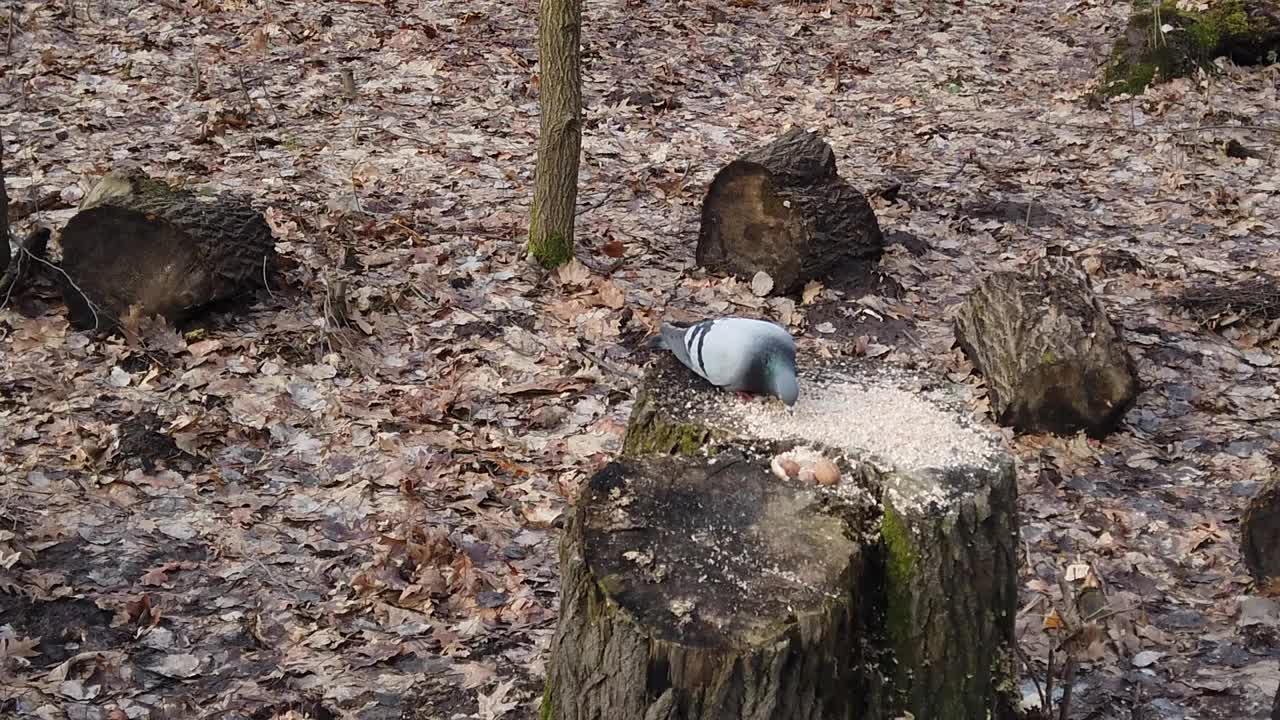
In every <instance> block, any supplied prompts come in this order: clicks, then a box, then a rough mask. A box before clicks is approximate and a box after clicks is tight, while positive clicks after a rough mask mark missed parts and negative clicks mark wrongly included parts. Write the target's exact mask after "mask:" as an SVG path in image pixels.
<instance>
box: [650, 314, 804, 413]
mask: <svg viewBox="0 0 1280 720" xmlns="http://www.w3.org/2000/svg"><path fill="white" fill-rule="evenodd" d="M658 345H659V346H660V347H665V348H666V349H668V350H670V351H671V352H672V353H674V354H675V356H676V357H677V358H679V360H680V362H682V363H684V364H685V366H686V367H688V368H689V369H690V370H692V371H694V372H695V373H697V374H698V375H700V376H702V377H703V378H704V379H705V380H706V381H707V382H709V383H711V384H712V385H715V386H717V387H722V388H724V389H726V390H736V391H738V392H747V393H754V394H757V395H775V396H777V397H779V398H782V402H784V403H786V404H787V406H788V407H790V406H792V405H795V403H796V397H797V396H799V394H800V387H799V385H798V384H797V383H796V342H795V340H793V339H792V337H791V333H788V332H787V331H786V330H784V329H783V328H782V327H781V326H780V325H776V324H774V323H771V322H767V321H764V320H750V319H747V318H739V317H726V318H717V319H714V320H703V321H701V322H697V323H693V324H692V325H681V324H676V323H669V322H664V323H662V331H661V334H660V335H659V336H658Z"/></svg>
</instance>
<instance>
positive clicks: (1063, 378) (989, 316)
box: [955, 257, 1138, 437]
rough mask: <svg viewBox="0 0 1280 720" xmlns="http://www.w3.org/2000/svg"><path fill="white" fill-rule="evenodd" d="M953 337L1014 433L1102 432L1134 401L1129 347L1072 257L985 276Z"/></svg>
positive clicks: (960, 314) (998, 416)
mask: <svg viewBox="0 0 1280 720" xmlns="http://www.w3.org/2000/svg"><path fill="white" fill-rule="evenodd" d="M955 334H956V341H957V342H958V343H959V345H960V347H961V348H962V349H963V350H964V352H965V354H966V355H968V357H969V360H970V362H972V363H973V364H974V366H975V367H977V369H978V371H979V372H981V373H982V375H983V377H984V378H985V379H986V382H987V387H988V388H989V390H990V392H991V407H992V410H993V411H994V414H995V416H996V419H997V420H998V421H999V422H1000V423H1001V424H1003V425H1008V426H1011V427H1013V428H1015V429H1017V430H1019V431H1022V432H1054V433H1063V434H1069V433H1074V432H1076V431H1078V430H1085V431H1086V432H1088V433H1089V434H1090V435H1091V436H1094V437H1101V436H1103V435H1105V434H1107V433H1108V432H1110V431H1111V430H1112V429H1113V428H1114V427H1115V426H1116V424H1118V423H1119V422H1120V419H1121V418H1122V417H1124V413H1125V411H1126V410H1128V409H1129V406H1130V405H1131V404H1132V403H1133V401H1134V399H1135V398H1136V397H1137V394H1138V378H1137V373H1136V370H1135V368H1134V364H1133V359H1132V358H1131V357H1130V355H1129V351H1128V348H1127V347H1126V346H1125V344H1124V340H1123V338H1122V337H1121V336H1120V333H1119V331H1117V330H1116V328H1115V326H1114V325H1113V324H1112V323H1111V320H1110V319H1109V318H1108V317H1107V313H1106V310H1105V309H1104V308H1103V307H1102V303H1101V302H1099V301H1098V298H1097V297H1096V296H1095V295H1094V294H1093V290H1092V289H1091V288H1090V286H1089V278H1088V276H1087V275H1086V274H1085V273H1084V271H1083V270H1082V269H1081V268H1080V266H1079V265H1078V264H1077V263H1076V262H1075V260H1073V259H1071V258H1063V257H1046V258H1043V259H1041V260H1040V261H1038V262H1037V263H1036V264H1035V265H1033V266H1032V267H1031V268H1030V269H1029V270H1028V271H1026V272H998V273H993V274H991V275H989V276H987V277H986V278H984V279H983V280H982V281H981V282H980V283H979V284H978V287H977V288H975V289H974V290H973V292H971V293H970V294H969V296H968V297H967V298H966V299H965V302H964V304H963V305H961V307H960V310H959V312H958V313H957V314H956V318H955Z"/></svg>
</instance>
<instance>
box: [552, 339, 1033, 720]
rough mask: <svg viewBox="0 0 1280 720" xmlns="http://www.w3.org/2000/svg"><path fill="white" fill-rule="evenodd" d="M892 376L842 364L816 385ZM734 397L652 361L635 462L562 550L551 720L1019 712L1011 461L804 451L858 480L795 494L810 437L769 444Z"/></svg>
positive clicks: (597, 480) (597, 498)
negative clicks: (777, 471)
mask: <svg viewBox="0 0 1280 720" xmlns="http://www.w3.org/2000/svg"><path fill="white" fill-rule="evenodd" d="M876 373H877V371H876V370H875V369H873V368H871V367H870V366H866V365H846V364H838V363H833V364H830V365H827V366H824V367H819V368H806V369H804V371H803V372H802V381H803V382H806V383H815V384H816V383H818V382H821V381H826V382H832V383H839V382H846V383H850V384H853V385H856V386H861V387H875V386H877V385H879V384H881V383H882V382H884V381H883V380H882V379H881V376H879V375H877V374H876ZM820 378H821V380H820ZM918 381H919V382H920V383H921V385H922V387H924V388H928V389H929V390H928V394H929V395H930V397H933V396H934V394H936V393H938V392H945V390H939V387H941V386H940V385H939V384H938V383H937V382H936V381H934V380H933V379H928V378H920V379H918ZM722 399H723V394H721V393H719V391H717V390H716V389H714V388H711V387H709V386H708V385H707V384H706V383H704V382H701V381H699V380H698V379H697V378H695V377H694V376H693V375H692V373H689V372H688V371H687V370H685V369H684V368H683V367H682V366H681V365H680V364H679V363H678V361H676V360H674V358H672V357H670V356H669V355H667V354H664V355H662V356H661V357H660V358H659V360H658V361H657V362H655V363H654V364H653V365H652V366H651V367H650V369H649V371H648V373H647V375H646V377H645V381H644V383H643V385H642V387H641V391H640V396H639V398H638V399H637V401H636V404H635V407H634V409H633V412H632V416H631V420H630V422H629V423H628V428H627V436H626V439H625V440H624V448H625V455H624V458H623V459H622V460H621V461H620V462H617V463H614V464H611V465H610V466H609V467H608V468H606V469H605V470H604V471H602V472H601V473H600V474H598V475H597V476H596V477H594V478H593V479H592V480H591V482H590V484H589V485H588V487H587V488H586V489H585V490H583V492H582V496H581V497H580V498H579V499H578V501H577V503H576V504H575V510H574V516H573V519H572V520H571V522H570V528H569V531H568V532H567V533H566V535H565V537H564V539H563V542H562V545H561V564H562V576H563V578H564V580H563V586H562V595H561V614H560V623H559V625H558V627H557V631H556V636H555V639H554V640H553V644H552V658H551V666H550V670H549V674H548V683H547V689H546V694H545V696H544V705H543V716H542V717H543V718H545V719H548V720H551V719H554V720H579V719H583V718H601V717H614V718H619V719H622V718H645V719H646V720H648V719H650V718H652V719H658V718H661V719H663V720H691V719H697V720H711V719H713V718H714V719H715V720H738V719H739V718H753V719H754V718H759V719H760V720H765V719H767V718H806V719H809V718H812V719H813V720H827V719H828V718H830V719H831V720H835V719H837V718H839V719H840V720H847V719H848V718H851V717H856V718H859V719H860V720H882V719H883V720H888V719H890V718H898V717H901V716H902V715H903V714H904V713H905V712H911V713H913V714H914V716H915V717H917V718H930V717H932V718H952V717H954V718H969V717H992V718H997V719H999V718H1010V717H1013V714H1012V713H1013V710H1012V708H1013V707H1014V705H1015V703H1014V702H1013V700H1012V699H1011V698H1010V697H1009V696H1008V695H1007V694H1006V693H1007V692H1008V681H1010V680H1011V679H1012V678H1013V677H1014V663H1013V655H1012V652H1013V651H1012V648H1013V640H1014V636H1013V620H1014V613H1015V611H1016V609H1017V587H1016V577H1017V575H1016V571H1017V557H1018V553H1017V549H1018V530H1017V515H1016V506H1017V503H1016V485H1015V483H1014V471H1013V463H1012V461H1011V460H1010V459H1009V457H1008V456H1007V455H1005V454H1004V453H1003V452H1000V451H998V450H996V449H995V446H994V445H992V446H991V451H990V454H989V456H988V457H987V458H986V459H985V460H983V461H979V462H976V464H964V465H954V466H953V465H950V464H949V463H950V461H948V460H940V461H938V462H933V463H929V462H925V463H924V465H925V466H922V467H921V468H919V469H906V468H905V467H904V468H903V469H898V468H897V467H895V466H894V465H893V464H892V461H890V460H886V459H885V458H881V457H878V456H877V457H874V458H873V457H869V456H867V455H866V453H860V452H857V451H856V450H851V449H848V448H828V447H820V446H815V444H814V443H812V442H807V445H808V446H809V447H817V449H818V450H820V451H821V453H822V454H823V455H824V456H826V457H828V458H833V459H834V461H835V463H836V465H837V466H838V468H839V471H840V473H839V475H840V478H841V479H840V480H839V481H838V483H837V484H836V485H833V486H831V487H815V486H813V485H812V483H810V484H807V485H806V484H803V483H802V482H801V481H798V480H785V481H784V480H779V479H777V478H775V477H774V476H773V475H771V474H770V472H769V468H770V467H771V460H772V459H774V458H776V457H777V456H778V455H779V454H780V453H784V452H787V451H790V450H792V449H793V447H794V446H795V445H796V444H797V443H798V442H801V441H802V440H803V439H800V438H796V439H792V440H765V439H762V438H758V437H751V436H749V435H748V434H746V433H745V432H744V431H742V430H740V429H737V428H735V427H734V423H732V422H729V421H727V420H726V419H725V418H724V417H720V416H719V415H718V414H717V411H716V410H715V409H714V408H716V407H717V406H718V405H717V403H718V401H719V400H722ZM938 402H939V403H940V404H939V407H945V408H947V409H951V410H954V408H955V407H956V406H957V405H956V404H955V403H951V402H947V403H943V402H942V401H938ZM893 411H894V410H893V408H886V409H885V412H893ZM957 422H959V419H958V417H957ZM668 453H673V454H674V455H675V456H676V457H675V458H674V459H673V458H671V457H667V454H668ZM935 466H936V467H935ZM802 477H803V475H802ZM784 581H785V582H784ZM788 582H789V583H791V584H788ZM810 592H814V593H817V594H818V595H820V596H822V597H825V598H826V599H825V601H823V602H821V603H817V602H816V601H814V600H813V599H811V598H812V596H810V595H808V594H807V593H810Z"/></svg>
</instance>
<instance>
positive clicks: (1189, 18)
mask: <svg viewBox="0 0 1280 720" xmlns="http://www.w3.org/2000/svg"><path fill="white" fill-rule="evenodd" d="M1219 57H1228V58H1230V59H1231V60H1232V62H1235V63H1236V64H1238V65H1262V64H1271V63H1275V62H1276V61H1277V59H1280V2H1277V0H1210V1H1209V2H1208V3H1206V6H1205V7H1203V8H1201V9H1193V8H1191V7H1189V6H1186V5H1183V6H1180V5H1179V3H1176V2H1172V1H1169V0H1166V1H1164V2H1159V3H1151V2H1138V3H1135V4H1134V11H1133V14H1132V15H1131V16H1130V18H1129V23H1128V25H1127V26H1126V28H1125V31H1124V34H1123V35H1121V36H1120V38H1119V39H1118V40H1117V41H1116V44H1115V47H1114V48H1113V50H1112V52H1111V58H1110V59H1109V60H1108V62H1107V64H1106V66H1105V68H1104V70H1103V80H1102V86H1101V88H1099V90H1100V91H1101V93H1102V94H1104V95H1119V94H1122V93H1127V94H1130V95H1139V94H1141V93H1142V92H1143V91H1144V90H1146V88H1147V87H1148V86H1149V85H1150V84H1151V83H1152V82H1159V81H1164V80H1169V79H1171V78H1176V77H1183V76H1185V75H1188V74H1190V73H1191V72H1192V71H1194V70H1196V69H1197V68H1203V69H1206V70H1211V69H1212V68H1213V60H1214V59H1215V58H1219Z"/></svg>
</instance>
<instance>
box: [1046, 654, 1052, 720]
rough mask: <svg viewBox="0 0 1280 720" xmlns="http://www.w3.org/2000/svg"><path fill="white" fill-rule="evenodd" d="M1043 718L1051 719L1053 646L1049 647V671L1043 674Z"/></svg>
mask: <svg viewBox="0 0 1280 720" xmlns="http://www.w3.org/2000/svg"><path fill="white" fill-rule="evenodd" d="M1044 696H1045V700H1046V702H1045V705H1044V716H1045V717H1046V718H1052V717H1053V646H1052V645H1050V646H1049V669H1048V670H1046V671H1045V673H1044Z"/></svg>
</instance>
